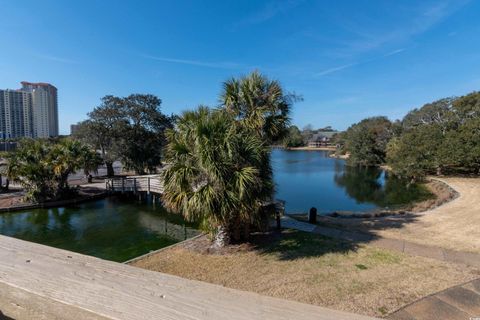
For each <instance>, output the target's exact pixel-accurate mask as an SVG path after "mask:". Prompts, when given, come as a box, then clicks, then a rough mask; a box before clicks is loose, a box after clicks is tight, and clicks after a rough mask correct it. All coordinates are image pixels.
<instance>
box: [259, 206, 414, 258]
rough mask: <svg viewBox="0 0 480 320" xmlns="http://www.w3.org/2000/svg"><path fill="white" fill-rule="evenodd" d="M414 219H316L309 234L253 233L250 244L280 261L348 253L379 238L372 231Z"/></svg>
mask: <svg viewBox="0 0 480 320" xmlns="http://www.w3.org/2000/svg"><path fill="white" fill-rule="evenodd" d="M296 218H297V220H299V221H305V220H306V216H305V217H302V216H297V217H296ZM417 219H418V216H417V215H415V214H402V215H396V216H386V217H376V218H368V219H361V218H332V217H325V216H322V217H320V216H319V218H318V223H317V228H316V229H315V231H314V232H313V233H308V232H302V231H298V230H292V229H284V230H282V231H275V232H271V233H263V234H254V235H252V237H251V241H250V242H251V244H252V246H253V248H254V249H255V250H257V251H259V252H260V253H265V254H271V255H275V256H276V257H277V258H278V259H280V260H295V259H301V258H308V257H320V256H323V255H326V254H329V253H340V254H348V253H349V252H352V251H356V250H357V249H358V248H359V246H361V245H368V244H369V243H370V242H372V241H376V240H379V239H381V237H380V236H378V235H377V232H376V231H379V230H386V229H400V228H402V227H403V226H404V225H405V224H409V223H413V222H415V221H417Z"/></svg>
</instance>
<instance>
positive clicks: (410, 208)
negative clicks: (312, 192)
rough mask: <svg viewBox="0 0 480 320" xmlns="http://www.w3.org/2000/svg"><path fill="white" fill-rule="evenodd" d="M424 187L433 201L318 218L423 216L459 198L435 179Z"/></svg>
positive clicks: (300, 215) (303, 214)
mask: <svg viewBox="0 0 480 320" xmlns="http://www.w3.org/2000/svg"><path fill="white" fill-rule="evenodd" d="M425 185H426V187H427V188H428V189H429V191H430V192H432V194H433V195H434V196H435V197H434V198H433V199H427V200H423V201H419V202H416V203H412V204H407V205H405V206H403V207H401V208H398V209H381V208H378V209H373V210H370V211H363V212H357V211H334V212H331V213H327V214H322V215H319V217H329V218H338V219H370V218H379V217H386V216H396V215H405V214H423V213H426V212H429V211H431V210H433V209H435V208H438V207H440V206H442V205H444V204H447V203H449V202H451V201H453V200H455V199H456V198H458V197H459V196H460V194H459V193H458V191H456V190H455V189H453V188H452V187H451V186H449V185H448V184H447V183H445V182H443V181H441V180H438V179H436V178H430V181H428V182H427V183H426V184H425ZM286 215H288V216H291V217H292V218H298V219H302V218H303V217H307V215H308V213H306V212H292V213H286Z"/></svg>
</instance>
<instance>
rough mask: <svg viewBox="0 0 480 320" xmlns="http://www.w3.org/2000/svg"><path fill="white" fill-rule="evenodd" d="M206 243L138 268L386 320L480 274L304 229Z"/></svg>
mask: <svg viewBox="0 0 480 320" xmlns="http://www.w3.org/2000/svg"><path fill="white" fill-rule="evenodd" d="M207 246H208V243H207V240H206V239H205V238H200V239H197V240H194V241H193V242H190V243H188V242H187V243H186V244H185V245H181V246H177V247H174V248H171V249H167V250H164V251H162V252H159V253H157V254H155V255H152V256H150V257H147V258H145V259H143V260H140V261H136V262H135V263H134V265H135V266H138V267H141V268H145V269H149V270H154V271H160V272H165V273H170V274H174V275H178V276H181V277H185V278H188V279H195V280H200V281H206V282H211V283H215V284H219V285H223V286H226V287H230V288H235V289H240V290H247V291H254V292H257V293H260V294H264V295H269V296H274V297H278V298H284V299H289V300H296V301H300V302H305V303H310V304H315V305H319V306H324V307H329V308H333V309H339V310H344V311H350V312H355V313H361V314H365V315H372V316H383V315H385V314H388V313H390V312H393V311H395V310H396V309H398V308H400V307H402V306H404V305H406V304H408V303H410V302H413V301H415V300H417V299H419V298H421V297H423V296H426V295H428V294H431V293H434V292H437V291H439V290H443V289H445V288H447V287H450V286H453V285H456V284H459V283H463V282H466V281H469V280H472V279H474V278H476V277H478V276H479V270H477V269H475V268H471V267H466V266H459V265H452V264H448V263H444V262H440V261H436V260H431V259H427V258H421V257H411V256H407V255H405V254H401V253H396V252H393V251H388V250H382V249H377V248H374V247H370V246H365V245H360V246H356V245H354V244H351V243H348V242H342V241H337V240H332V239H329V238H324V237H321V236H317V235H312V234H307V233H303V232H299V231H284V232H283V233H282V234H281V235H279V234H276V235H275V236H269V237H267V238H263V237H261V236H259V237H257V238H255V239H254V241H253V244H251V245H244V246H236V247H235V246H234V247H231V248H229V249H227V250H224V251H222V252H220V253H216V254H211V253H207V252H206V250H205V248H206V247H207Z"/></svg>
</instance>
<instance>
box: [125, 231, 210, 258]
mask: <svg viewBox="0 0 480 320" xmlns="http://www.w3.org/2000/svg"><path fill="white" fill-rule="evenodd" d="M204 235H205V234H204V233H201V234H199V235H196V236H195V237H192V238H188V239H185V240H183V241H180V242H177V243H174V244H172V245H169V246H167V247H163V248H160V249H158V250H153V251H150V252H148V253H145V254H142V255H140V256H138V257H135V258H132V259H130V260H127V261H124V262H122V263H124V264H131V263H134V262H136V261H139V260H142V259H145V258H148V257H150V256H152V255H154V254H157V253H160V252H162V251H165V250H167V249H172V248H174V247H176V246H179V245H182V244H184V243H185V242H187V241H191V240H195V239H197V238H200V237H202V236H204Z"/></svg>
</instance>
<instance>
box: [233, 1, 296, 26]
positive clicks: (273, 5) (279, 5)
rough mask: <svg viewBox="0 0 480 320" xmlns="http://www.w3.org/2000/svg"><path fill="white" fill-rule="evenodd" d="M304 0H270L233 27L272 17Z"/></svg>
mask: <svg viewBox="0 0 480 320" xmlns="http://www.w3.org/2000/svg"><path fill="white" fill-rule="evenodd" d="M303 1H304V0H282V1H277V0H274V1H270V2H268V3H266V4H265V5H264V6H263V7H262V8H261V9H260V10H258V11H256V12H254V13H252V14H251V15H249V16H247V17H245V18H244V19H242V20H240V21H239V22H238V23H236V24H235V27H242V26H247V25H254V24H259V23H262V22H265V21H267V20H270V19H272V18H274V17H275V16H277V15H279V14H283V13H286V12H288V11H290V10H292V9H294V8H295V7H297V6H299V5H300V4H301V3H302V2H303Z"/></svg>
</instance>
